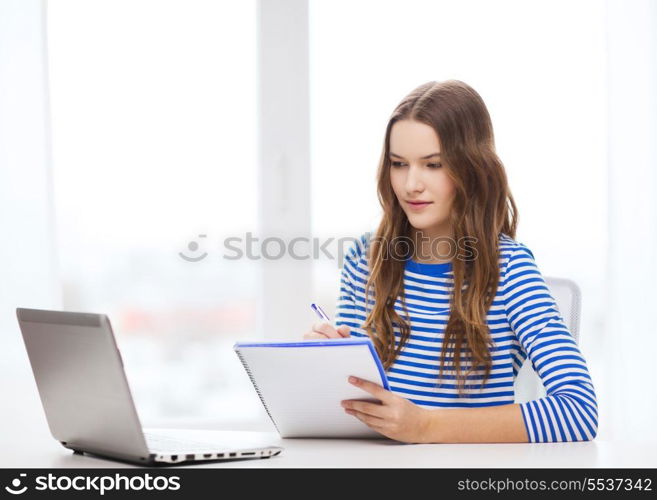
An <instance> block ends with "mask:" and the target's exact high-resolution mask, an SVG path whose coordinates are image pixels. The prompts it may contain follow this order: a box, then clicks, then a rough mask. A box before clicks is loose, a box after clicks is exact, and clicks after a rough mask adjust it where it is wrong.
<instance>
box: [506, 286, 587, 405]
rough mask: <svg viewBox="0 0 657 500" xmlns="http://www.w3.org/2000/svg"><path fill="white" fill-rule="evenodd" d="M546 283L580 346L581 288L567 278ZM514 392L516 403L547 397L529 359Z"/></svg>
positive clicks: (517, 378)
mask: <svg viewBox="0 0 657 500" xmlns="http://www.w3.org/2000/svg"><path fill="white" fill-rule="evenodd" d="M545 282H546V284H547V286H548V288H549V289H550V293H551V294H552V297H554V300H555V301H556V302H557V307H558V308H559V312H560V313H561V317H562V318H563V320H564V322H565V323H566V326H567V327H568V330H570V333H571V334H572V335H573V338H574V339H575V342H577V343H578V344H579V322H580V312H581V300H582V294H581V291H580V289H579V286H577V283H575V282H574V281H572V280H569V279H565V278H552V277H547V276H546V277H545ZM514 390H515V402H516V403H524V402H526V401H532V400H534V399H538V398H542V397H544V396H545V395H546V392H545V387H543V382H542V381H541V379H540V377H539V376H538V375H537V374H536V372H535V371H534V368H533V367H532V364H531V362H530V361H529V358H527V359H526V360H525V362H524V363H523V364H522V368H521V369H520V371H519V372H518V376H517V377H516V381H515V385H514Z"/></svg>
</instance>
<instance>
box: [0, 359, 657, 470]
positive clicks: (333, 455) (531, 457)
mask: <svg viewBox="0 0 657 500" xmlns="http://www.w3.org/2000/svg"><path fill="white" fill-rule="evenodd" d="M0 371H1V370H0ZM4 380H9V379H8V378H5V379H4ZM0 396H2V412H1V413H0V425H1V429H2V430H1V432H0V447H2V450H3V453H2V454H0V467H15V468H28V467H29V468H40V467H43V468H57V467H90V468H92V467H133V466H132V465H130V464H124V463H121V462H114V461H110V460H105V459H100V458H96V457H92V456H87V455H74V454H73V452H71V451H70V450H67V449H66V448H64V447H62V446H61V445H60V444H59V443H58V442H57V441H55V439H54V438H53V437H52V436H51V435H50V431H49V429H48V425H47V422H46V419H45V415H44V412H43V408H42V406H41V402H40V401H39V398H38V395H37V392H36V386H35V385H34V382H33V381H30V383H29V384H25V385H14V384H13V383H7V384H4V387H2V391H1V393H0ZM259 418H260V419H259V420H258V421H256V422H253V423H250V424H247V423H244V422H240V421H238V420H236V421H234V422H231V421H230V420H226V421H214V422H181V421H167V422H145V423H144V424H145V425H146V426H147V427H177V428H184V427H190V428H191V429H239V430H242V431H250V432H257V434H255V435H256V436H260V437H262V438H263V440H265V441H266V442H267V443H271V444H274V445H278V446H282V447H283V448H285V449H284V451H283V452H282V453H281V454H280V455H279V456H277V457H273V458H271V459H265V460H262V459H258V460H240V461H234V462H214V463H209V464H200V465H195V466H193V467H226V468H235V467H237V468H251V467H274V468H277V467H281V468H283V467H389V468H399V467H436V468H439V467H445V468H491V467H492V468H520V467H530V468H534V467H536V468H542V467H548V468H588V467H590V468H602V467H610V468H615V467H618V468H630V467H637V468H645V467H657V434H656V433H655V432H654V428H653V431H652V432H650V434H647V433H646V432H645V431H643V432H639V431H637V430H635V429H630V428H627V435H626V436H625V437H621V436H613V435H612V432H611V429H609V427H604V428H602V429H601V430H600V433H599V435H598V437H597V438H596V439H595V440H594V441H587V442H577V443H536V444H529V443H525V444H522V443H518V444H516V443H509V444H431V445H415V444H414V445H407V444H402V443H397V442H395V441H390V440H342V439H339V440H329V439H280V438H279V437H278V435H277V434H276V433H275V432H273V431H274V428H273V426H272V424H271V423H270V422H269V421H268V420H267V418H266V414H265V412H264V410H262V412H261V414H260V416H259ZM602 421H603V422H606V419H604V418H603V419H602ZM148 424H150V425H148ZM190 432H191V433H192V434H193V433H194V432H199V431H193V430H192V431H190ZM214 432H218V431H214ZM632 433H634V435H635V436H636V437H632V436H633V434H632ZM190 437H192V438H193V439H199V438H198V437H194V436H190ZM639 439H642V440H643V441H640V440H639ZM186 467H190V466H186Z"/></svg>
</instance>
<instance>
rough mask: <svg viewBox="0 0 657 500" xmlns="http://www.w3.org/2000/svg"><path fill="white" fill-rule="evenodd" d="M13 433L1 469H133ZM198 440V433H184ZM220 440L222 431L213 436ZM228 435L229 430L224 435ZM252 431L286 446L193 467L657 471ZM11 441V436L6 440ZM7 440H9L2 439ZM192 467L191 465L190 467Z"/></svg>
mask: <svg viewBox="0 0 657 500" xmlns="http://www.w3.org/2000/svg"><path fill="white" fill-rule="evenodd" d="M23 430H24V432H23V433H18V432H12V433H11V435H10V436H8V437H9V438H10V439H9V441H10V442H9V443H8V444H9V448H4V449H11V450H14V451H13V452H12V453H11V454H7V453H3V454H2V459H1V460H0V466H1V467H18V468H21V467H44V468H60V467H89V468H94V467H132V466H131V465H130V464H124V463H120V462H114V461H111V460H105V459H102V458H96V457H93V456H88V455H75V454H73V453H72V452H71V451H70V450H67V449H65V448H64V447H62V446H61V445H60V444H59V443H58V442H56V441H55V440H54V439H53V438H52V437H50V435H49V434H48V431H47V429H45V432H44V429H43V428H40V429H37V430H38V432H34V431H35V429H27V428H25V429H23ZM185 432H186V433H187V434H189V436H190V438H192V439H196V440H199V439H200V437H199V436H198V433H205V432H208V431H200V430H190V431H185ZM209 432H210V433H211V434H212V435H214V436H215V437H216V439H217V440H218V441H219V440H220V436H221V432H222V431H209ZM224 432H225V431H224ZM241 432H247V435H248V436H249V437H258V438H262V440H263V442H266V443H270V444H273V445H277V446H282V447H283V448H285V449H284V451H283V452H282V453H281V454H280V455H279V456H277V457H273V458H271V459H264V460H263V459H257V460H239V461H233V462H213V463H208V464H199V465H193V466H192V467H223V468H235V467H237V468H254V467H268V468H271V467H274V468H287V467H332V468H333V467H338V468H339V467H348V468H352V467H384V468H388V467H389V468H400V467H432V468H461V467H462V468H506V467H508V468H518V467H530V468H540V467H547V468H587V467H591V468H601V467H612V468H613V467H620V468H629V467H639V468H644V467H657V446H655V444H654V443H652V444H639V443H623V442H614V441H607V440H604V439H596V440H594V441H588V442H580V443H540V444H539V443H536V444H521V443H518V444H516V443H509V444H422V445H418V444H413V445H409V444H402V443H397V442H395V441H390V440H351V439H281V438H279V437H278V435H277V434H276V433H275V432H256V431H241ZM5 437H7V436H5ZM3 441H4V439H3ZM187 467H189V466H187Z"/></svg>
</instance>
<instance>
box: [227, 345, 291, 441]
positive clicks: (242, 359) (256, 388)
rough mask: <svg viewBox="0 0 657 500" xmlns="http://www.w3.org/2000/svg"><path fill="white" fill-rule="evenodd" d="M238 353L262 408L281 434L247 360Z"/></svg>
mask: <svg viewBox="0 0 657 500" xmlns="http://www.w3.org/2000/svg"><path fill="white" fill-rule="evenodd" d="M235 352H236V353H237V357H238V358H240V361H241V362H242V366H243V367H244V370H246V374H247V375H248V376H249V378H250V379H251V383H252V384H253V388H254V389H255V391H256V393H257V394H258V397H259V398H260V402H261V403H262V406H264V407H265V411H266V412H267V415H269V418H270V419H271V421H272V422H273V423H274V427H276V430H277V431H278V433H279V434H280V433H281V431H280V430H279V428H278V425H276V421H275V420H274V417H272V414H271V413H270V412H269V408H268V407H267V403H265V399H264V398H263V397H262V394H261V393H260V389H259V388H258V384H256V381H255V379H254V378H253V374H252V373H251V370H249V365H248V364H247V363H246V360H245V359H244V357H243V356H242V353H241V352H240V351H235Z"/></svg>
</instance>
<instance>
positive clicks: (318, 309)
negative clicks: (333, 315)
mask: <svg viewBox="0 0 657 500" xmlns="http://www.w3.org/2000/svg"><path fill="white" fill-rule="evenodd" d="M310 308H311V309H312V310H313V311H315V312H316V313H317V316H319V317H320V319H323V320H324V321H328V322H329V323H330V322H331V320H330V319H329V317H328V316H327V315H326V313H325V312H324V311H323V310H322V308H321V307H319V306H318V305H317V304H314V303H313V304H310Z"/></svg>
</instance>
